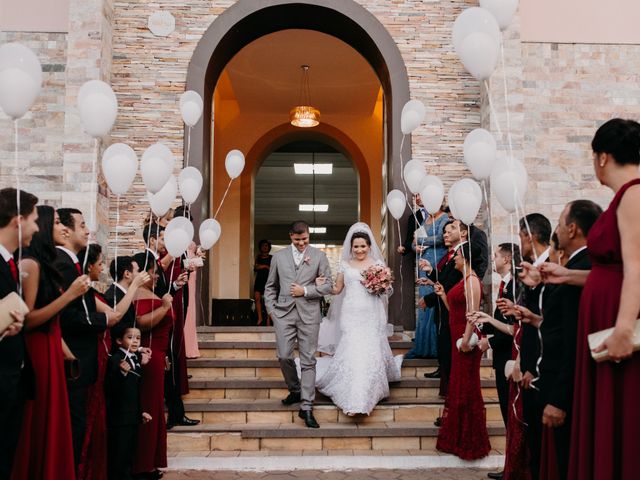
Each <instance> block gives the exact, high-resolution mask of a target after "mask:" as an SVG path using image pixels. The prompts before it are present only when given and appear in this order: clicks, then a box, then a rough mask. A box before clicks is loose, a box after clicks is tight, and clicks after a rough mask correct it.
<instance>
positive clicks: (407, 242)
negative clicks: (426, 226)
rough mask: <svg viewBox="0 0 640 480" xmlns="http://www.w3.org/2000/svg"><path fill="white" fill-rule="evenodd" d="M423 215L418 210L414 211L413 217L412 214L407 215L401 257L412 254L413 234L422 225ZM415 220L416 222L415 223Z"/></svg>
mask: <svg viewBox="0 0 640 480" xmlns="http://www.w3.org/2000/svg"><path fill="white" fill-rule="evenodd" d="M424 219H425V217H424V214H423V213H422V209H421V208H419V209H418V210H416V211H415V217H414V214H413V213H412V214H411V215H409V218H408V219H407V234H406V235H405V237H404V244H403V246H404V253H403V255H409V254H410V253H413V234H414V232H415V231H416V230H417V229H418V227H420V225H422V224H423V223H424ZM416 220H417V222H416Z"/></svg>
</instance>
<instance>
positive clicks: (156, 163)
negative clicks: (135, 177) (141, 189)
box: [140, 142, 176, 193]
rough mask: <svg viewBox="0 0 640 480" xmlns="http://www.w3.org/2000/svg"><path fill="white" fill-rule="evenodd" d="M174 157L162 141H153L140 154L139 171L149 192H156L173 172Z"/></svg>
mask: <svg viewBox="0 0 640 480" xmlns="http://www.w3.org/2000/svg"><path fill="white" fill-rule="evenodd" d="M175 163H176V159H175V157H174V156H173V153H171V150H170V149H169V147H167V146H166V145H165V144H163V143H160V142H158V143H154V144H153V145H151V146H150V147H149V148H147V149H146V150H145V151H144V153H143V154H142V161H141V162H140V173H141V174H142V181H143V182H144V185H145V187H147V190H149V191H150V192H151V193H157V192H158V191H159V190H160V189H161V188H162V187H163V186H164V185H165V184H166V183H167V180H169V177H170V176H171V174H172V173H173V166H174V165H175Z"/></svg>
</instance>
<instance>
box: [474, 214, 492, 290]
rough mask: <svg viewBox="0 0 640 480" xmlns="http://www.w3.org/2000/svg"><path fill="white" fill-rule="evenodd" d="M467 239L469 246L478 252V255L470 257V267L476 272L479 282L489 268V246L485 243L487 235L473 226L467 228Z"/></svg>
mask: <svg viewBox="0 0 640 480" xmlns="http://www.w3.org/2000/svg"><path fill="white" fill-rule="evenodd" d="M469 238H470V239H471V242H470V243H471V245H475V248H477V249H478V252H480V254H479V255H476V256H475V257H474V256H472V257H471V267H472V268H473V271H474V272H476V275H478V278H479V279H480V281H482V278H483V277H484V274H485V273H486V272H487V267H488V266H489V245H488V243H487V234H486V233H485V232H484V230H481V229H479V228H478V227H476V226H475V225H471V226H469Z"/></svg>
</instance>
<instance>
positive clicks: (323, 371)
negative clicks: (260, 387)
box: [316, 261, 402, 415]
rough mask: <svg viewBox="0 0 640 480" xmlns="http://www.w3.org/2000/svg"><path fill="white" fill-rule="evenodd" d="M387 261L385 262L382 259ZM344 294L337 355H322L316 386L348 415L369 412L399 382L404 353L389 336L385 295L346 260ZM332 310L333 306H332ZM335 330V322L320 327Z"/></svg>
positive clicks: (318, 365)
mask: <svg viewBox="0 0 640 480" xmlns="http://www.w3.org/2000/svg"><path fill="white" fill-rule="evenodd" d="M377 263H382V262H377ZM340 272H341V273H343V274H344V292H343V293H344V297H343V298H342V302H341V304H340V310H339V312H336V313H337V325H338V326H337V327H335V328H339V340H338V341H337V345H336V348H335V354H334V356H333V357H320V358H318V363H317V365H316V372H317V374H316V379H317V380H316V386H317V388H318V390H319V391H320V392H322V393H323V394H324V395H326V396H328V397H331V399H332V400H333V403H334V404H335V405H336V406H338V407H339V408H340V409H342V410H343V411H344V412H345V413H346V414H351V415H352V414H358V413H364V414H369V413H370V412H371V411H372V410H373V409H374V407H375V406H376V405H377V404H378V402H379V401H380V400H382V399H383V398H386V397H388V396H389V382H396V381H399V380H400V376H401V375H400V364H401V363H402V356H401V355H398V356H397V357H395V358H394V356H393V354H392V353H391V347H390V346H389V341H388V339H387V314H386V299H383V298H381V297H379V296H377V295H372V294H370V293H369V292H368V291H367V290H366V289H365V288H364V286H363V285H362V284H361V283H360V280H361V279H362V277H361V275H360V270H358V269H356V268H353V267H351V266H350V265H349V264H348V263H347V262H345V261H343V262H342V263H341V266H340ZM332 308H333V307H332ZM323 328H329V329H330V328H334V325H330V324H328V323H327V324H325V322H323V324H322V325H321V333H320V337H322V336H323V334H322V329H323Z"/></svg>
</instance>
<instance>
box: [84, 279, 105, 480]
mask: <svg viewBox="0 0 640 480" xmlns="http://www.w3.org/2000/svg"><path fill="white" fill-rule="evenodd" d="M94 294H95V297H96V302H102V303H104V304H105V305H106V304H107V302H106V300H105V299H104V298H103V297H102V295H100V294H99V293H98V292H94ZM96 342H98V377H97V379H96V381H95V383H94V384H93V385H91V387H89V390H88V391H87V430H86V432H85V435H84V442H83V444H82V454H81V455H80V463H79V465H78V480H106V478H107V420H106V419H107V405H106V400H105V397H104V376H105V373H106V371H107V363H108V362H109V350H110V348H111V335H110V333H109V329H107V330H105V331H104V332H101V333H98V334H97V335H96Z"/></svg>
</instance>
